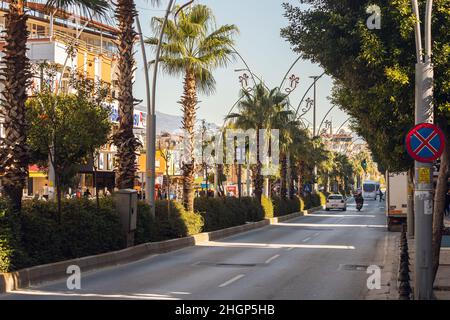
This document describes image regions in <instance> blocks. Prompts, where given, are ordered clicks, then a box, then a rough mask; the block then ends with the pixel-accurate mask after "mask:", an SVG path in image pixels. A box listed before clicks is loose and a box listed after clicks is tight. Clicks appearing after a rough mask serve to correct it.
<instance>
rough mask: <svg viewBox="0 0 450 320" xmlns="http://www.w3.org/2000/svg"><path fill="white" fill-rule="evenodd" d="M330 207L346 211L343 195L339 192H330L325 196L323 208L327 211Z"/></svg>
mask: <svg viewBox="0 0 450 320" xmlns="http://www.w3.org/2000/svg"><path fill="white" fill-rule="evenodd" d="M330 209H340V210H342V211H346V210H347V203H346V202H345V198H344V196H342V195H341V194H330V195H329V196H328V198H327V204H326V206H325V210H327V211H329V210H330Z"/></svg>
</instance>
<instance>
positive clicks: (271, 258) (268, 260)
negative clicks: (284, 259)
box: [264, 254, 280, 263]
mask: <svg viewBox="0 0 450 320" xmlns="http://www.w3.org/2000/svg"><path fill="white" fill-rule="evenodd" d="M279 256H280V255H279V254H276V255H274V256H273V257H270V258H269V259H267V260H266V261H265V262H264V263H270V262H271V261H273V260H275V259H276V258H278V257H279Z"/></svg>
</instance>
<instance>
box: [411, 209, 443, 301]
mask: <svg viewBox="0 0 450 320" xmlns="http://www.w3.org/2000/svg"><path fill="white" fill-rule="evenodd" d="M445 225H446V227H449V225H450V219H448V218H446V221H445ZM443 242H444V239H443ZM408 243H409V244H410V246H409V258H410V263H411V266H410V269H411V275H412V277H411V287H412V288H413V286H414V280H413V279H414V257H415V255H414V253H415V250H414V245H413V243H414V239H409V238H408ZM433 288H434V295H435V298H436V299H437V300H450V248H449V247H441V254H440V257H439V269H438V272H437V275H436V279H435V281H434V287H433ZM413 290H414V288H413Z"/></svg>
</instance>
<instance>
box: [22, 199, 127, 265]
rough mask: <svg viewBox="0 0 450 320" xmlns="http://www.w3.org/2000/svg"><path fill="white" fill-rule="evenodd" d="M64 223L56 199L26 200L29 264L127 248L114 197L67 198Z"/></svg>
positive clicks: (24, 220)
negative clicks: (96, 200) (97, 200)
mask: <svg viewBox="0 0 450 320" xmlns="http://www.w3.org/2000/svg"><path fill="white" fill-rule="evenodd" d="M61 206H62V210H61V212H62V214H61V223H58V222H57V221H56V220H55V219H54V217H55V216H57V205H56V203H54V202H43V201H25V202H24V205H23V209H22V215H21V217H20V218H21V226H22V229H21V239H22V244H23V245H22V246H23V249H24V251H25V252H26V253H27V255H28V259H29V260H28V263H27V264H28V265H39V264H45V263H51V262H55V261H61V260H67V259H74V258H78V257H83V256H89V255H95V254H100V253H104V252H108V251H114V250H119V249H122V248H124V246H125V239H124V237H123V236H122V232H121V225H120V220H119V216H118V215H117V213H116V212H115V209H114V205H113V201H112V199H110V198H105V199H101V200H100V208H99V209H97V206H96V203H95V201H89V200H87V199H71V200H63V201H62V203H61Z"/></svg>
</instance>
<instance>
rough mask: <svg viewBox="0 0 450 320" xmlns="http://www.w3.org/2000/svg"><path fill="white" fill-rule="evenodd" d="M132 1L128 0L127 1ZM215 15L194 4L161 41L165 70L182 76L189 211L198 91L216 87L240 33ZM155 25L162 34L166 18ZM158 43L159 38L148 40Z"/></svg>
mask: <svg viewBox="0 0 450 320" xmlns="http://www.w3.org/2000/svg"><path fill="white" fill-rule="evenodd" d="M128 1H129V0H128ZM214 22H215V19H214V15H213V13H212V11H211V9H209V8H208V7H207V6H205V5H194V6H192V7H189V8H187V9H186V12H184V11H179V14H178V15H177V17H175V18H174V19H173V20H169V21H168V22H167V25H166V27H165V30H164V36H163V41H162V43H161V57H160V61H161V63H162V66H163V70H164V71H165V72H167V73H168V74H170V75H183V76H184V83H183V85H184V86H183V95H182V97H181V100H180V101H179V103H180V104H181V105H182V111H183V120H182V125H183V129H184V131H185V133H186V134H187V139H188V141H187V148H188V153H189V156H188V158H189V161H187V163H184V165H183V177H184V179H183V204H184V206H185V208H186V209H187V210H191V211H193V209H194V188H193V187H194V176H193V174H194V169H195V168H194V158H193V152H191V151H193V149H194V124H195V117H196V109H197V104H198V99H197V91H200V92H202V93H205V94H210V93H212V92H213V91H214V89H215V80H214V77H213V75H212V71H213V70H214V69H216V68H218V67H224V66H226V65H227V64H228V62H229V61H230V59H231V58H232V57H233V55H234V51H233V50H232V46H233V44H234V41H233V35H235V34H236V33H237V32H238V29H237V27H236V26H234V25H228V24H227V25H223V26H220V27H218V28H216V27H215V23H214ZM153 28H154V30H155V32H156V34H159V33H160V31H161V28H163V19H162V18H154V19H153ZM146 42H147V43H148V44H150V45H152V46H154V47H155V46H157V45H158V42H159V40H158V38H157V37H152V38H150V39H148V40H147V41H146Z"/></svg>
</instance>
